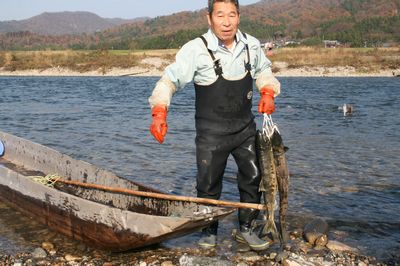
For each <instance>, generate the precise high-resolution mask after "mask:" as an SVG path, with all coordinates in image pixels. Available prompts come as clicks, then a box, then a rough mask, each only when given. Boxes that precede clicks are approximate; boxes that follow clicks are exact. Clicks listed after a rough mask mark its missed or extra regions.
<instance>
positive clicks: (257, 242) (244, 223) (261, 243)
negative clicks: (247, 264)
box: [235, 209, 270, 251]
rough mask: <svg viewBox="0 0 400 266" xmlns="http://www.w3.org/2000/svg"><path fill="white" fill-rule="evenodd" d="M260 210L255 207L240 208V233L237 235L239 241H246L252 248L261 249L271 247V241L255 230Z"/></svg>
mask: <svg viewBox="0 0 400 266" xmlns="http://www.w3.org/2000/svg"><path fill="white" fill-rule="evenodd" d="M258 213H259V211H258V210H254V209H241V210H239V224H240V228H239V229H240V230H239V231H240V234H237V235H236V236H235V239H236V240H237V241H238V242H239V243H246V244H247V245H249V247H250V248H251V249H252V250H255V251H261V250H266V249H268V248H269V246H270V243H269V242H268V241H265V240H263V239H261V238H260V237H259V236H258V234H257V233H256V232H255V231H254V222H255V219H256V218H257V216H258Z"/></svg>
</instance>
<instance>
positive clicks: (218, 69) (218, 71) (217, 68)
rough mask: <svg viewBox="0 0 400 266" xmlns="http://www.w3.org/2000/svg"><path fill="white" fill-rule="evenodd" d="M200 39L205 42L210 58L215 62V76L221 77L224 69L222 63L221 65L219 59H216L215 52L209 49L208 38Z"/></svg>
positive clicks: (202, 37)
mask: <svg viewBox="0 0 400 266" xmlns="http://www.w3.org/2000/svg"><path fill="white" fill-rule="evenodd" d="M200 38H201V40H202V41H203V43H204V45H205V46H206V48H207V51H208V53H209V54H210V56H211V58H212V60H213V62H214V71H215V75H217V76H221V75H222V73H223V72H222V67H221V63H220V61H219V59H215V56H214V54H213V52H212V51H211V50H210V49H208V43H207V41H206V38H204V36H200Z"/></svg>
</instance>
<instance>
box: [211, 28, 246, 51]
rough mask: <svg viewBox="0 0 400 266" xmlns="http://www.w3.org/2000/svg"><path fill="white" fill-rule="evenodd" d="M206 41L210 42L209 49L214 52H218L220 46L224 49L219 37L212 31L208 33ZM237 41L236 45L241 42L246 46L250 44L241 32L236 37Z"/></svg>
mask: <svg viewBox="0 0 400 266" xmlns="http://www.w3.org/2000/svg"><path fill="white" fill-rule="evenodd" d="M206 39H207V42H208V49H210V50H211V51H213V52H215V51H217V49H218V46H221V47H223V44H222V42H221V41H220V40H219V39H218V37H217V36H216V35H215V34H214V32H213V31H212V30H211V29H209V30H208V31H207V34H206ZM235 40H236V45H237V44H238V43H239V42H243V43H244V44H247V43H248V41H247V39H246V38H244V36H243V33H242V32H241V31H240V30H238V31H237V33H236V35H235Z"/></svg>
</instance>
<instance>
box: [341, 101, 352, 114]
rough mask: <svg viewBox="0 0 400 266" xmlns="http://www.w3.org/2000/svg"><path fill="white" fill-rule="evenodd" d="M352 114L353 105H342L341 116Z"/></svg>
mask: <svg viewBox="0 0 400 266" xmlns="http://www.w3.org/2000/svg"><path fill="white" fill-rule="evenodd" d="M352 114H353V105H351V104H347V103H345V104H343V115H344V116H347V115H352Z"/></svg>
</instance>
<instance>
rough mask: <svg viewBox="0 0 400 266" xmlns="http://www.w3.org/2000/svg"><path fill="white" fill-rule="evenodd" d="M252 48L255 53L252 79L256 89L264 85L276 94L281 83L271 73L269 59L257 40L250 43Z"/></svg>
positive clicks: (278, 92) (279, 89) (279, 90)
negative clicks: (254, 81)
mask: <svg viewBox="0 0 400 266" xmlns="http://www.w3.org/2000/svg"><path fill="white" fill-rule="evenodd" d="M252 48H253V49H254V50H255V54H256V58H255V73H254V79H255V80H256V87H257V89H258V91H260V90H261V89H262V88H265V87H272V88H273V90H274V94H275V96H278V95H279V94H280V92H281V84H280V82H279V81H278V80H277V79H276V78H275V77H274V75H273V74H272V69H271V67H272V63H271V61H270V60H269V59H268V58H267V57H266V56H265V53H264V50H263V49H262V48H261V45H260V42H259V41H258V40H257V41H256V43H255V44H253V45H252Z"/></svg>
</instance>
